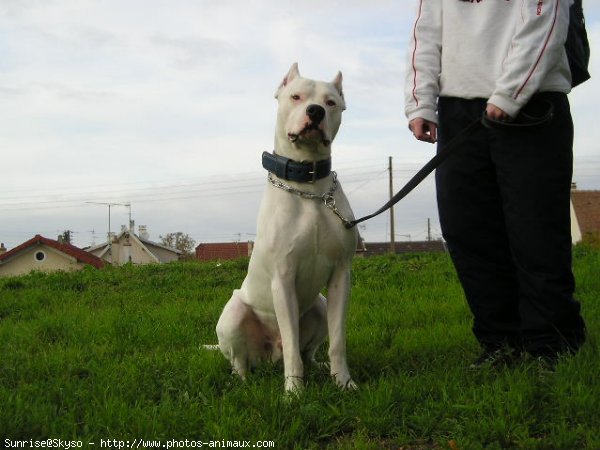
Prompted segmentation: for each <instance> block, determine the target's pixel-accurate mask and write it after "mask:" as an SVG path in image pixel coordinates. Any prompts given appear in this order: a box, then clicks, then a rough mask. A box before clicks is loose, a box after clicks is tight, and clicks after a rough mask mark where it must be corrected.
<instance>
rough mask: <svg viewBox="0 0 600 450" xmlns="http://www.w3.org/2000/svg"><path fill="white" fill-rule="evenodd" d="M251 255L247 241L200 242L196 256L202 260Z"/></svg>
mask: <svg viewBox="0 0 600 450" xmlns="http://www.w3.org/2000/svg"><path fill="white" fill-rule="evenodd" d="M247 256H249V244H248V243H247V242H227V243H214V244H200V245H198V246H197V247H196V258H197V259H200V260H202V261H210V260H213V259H237V258H243V257H247Z"/></svg>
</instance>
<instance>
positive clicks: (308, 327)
mask: <svg viewBox="0 0 600 450" xmlns="http://www.w3.org/2000/svg"><path fill="white" fill-rule="evenodd" d="M326 337H327V301H326V300H325V297H323V296H322V295H321V294H319V296H318V297H317V299H316V301H315V304H314V306H313V307H312V308H310V309H309V310H308V311H307V312H306V313H304V315H303V316H302V317H301V318H300V351H301V354H302V361H303V362H304V364H316V361H315V353H316V351H317V349H318V348H319V346H320V345H321V344H322V343H323V341H324V340H325V338H326Z"/></svg>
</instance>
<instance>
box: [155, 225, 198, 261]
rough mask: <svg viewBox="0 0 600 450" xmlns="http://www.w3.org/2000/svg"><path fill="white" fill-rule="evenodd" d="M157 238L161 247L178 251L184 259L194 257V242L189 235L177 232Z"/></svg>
mask: <svg viewBox="0 0 600 450" xmlns="http://www.w3.org/2000/svg"><path fill="white" fill-rule="evenodd" d="M158 237H159V239H160V242H161V244H162V245H164V246H166V247H171V248H176V249H177V250H180V251H181V252H183V254H184V256H185V257H187V258H189V257H192V256H193V255H194V250H195V248H196V241H194V240H193V239H192V238H191V237H190V235H188V234H185V233H182V232H181V231H178V232H177V233H167V234H166V235H165V236H158Z"/></svg>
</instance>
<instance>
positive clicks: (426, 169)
mask: <svg viewBox="0 0 600 450" xmlns="http://www.w3.org/2000/svg"><path fill="white" fill-rule="evenodd" d="M481 126H482V121H481V119H477V120H474V121H473V122H471V123H470V124H469V125H468V126H467V127H466V128H465V129H464V130H463V131H461V132H460V133H458V134H457V135H456V136H454V138H453V139H452V140H451V141H450V142H448V144H446V146H445V147H444V148H443V149H441V150H440V151H439V152H438V153H437V154H436V155H435V156H434V157H433V158H431V159H430V160H429V162H428V163H427V164H425V165H424V166H423V167H422V168H421V170H419V171H418V172H417V173H416V174H415V176H413V177H412V178H411V179H410V181H409V182H408V183H406V184H405V185H404V187H403V188H402V189H400V190H399V191H398V192H397V193H396V195H394V196H393V197H392V198H391V199H390V201H389V202H387V203H386V204H385V205H383V206H382V207H381V208H379V209H378V210H377V211H375V212H374V213H373V214H369V215H368V216H364V217H361V218H360V219H356V220H351V221H349V222H346V223H345V224H344V225H345V227H346V228H347V229H350V228H353V227H355V226H356V225H358V224H359V223H361V222H364V221H365V220H369V219H372V218H373V217H375V216H378V215H379V214H381V213H382V212H385V211H387V210H388V209H390V208H391V207H392V206H394V205H395V204H396V203H398V202H399V201H400V200H402V199H403V198H404V197H406V196H407V195H408V194H409V193H410V192H411V191H412V190H413V189H414V188H416V187H417V186H418V185H419V184H420V183H421V181H423V180H424V179H425V178H427V176H428V175H429V174H430V173H431V172H433V171H434V170H435V169H436V168H437V167H438V166H439V165H440V164H442V163H443V162H444V161H445V160H446V159H447V158H448V157H449V156H450V155H451V154H452V153H454V151H455V150H456V149H457V148H458V147H459V146H460V145H461V144H462V143H463V142H464V141H465V139H466V138H467V136H468V135H469V134H470V133H472V132H473V131H474V130H476V129H477V128H479V127H481Z"/></svg>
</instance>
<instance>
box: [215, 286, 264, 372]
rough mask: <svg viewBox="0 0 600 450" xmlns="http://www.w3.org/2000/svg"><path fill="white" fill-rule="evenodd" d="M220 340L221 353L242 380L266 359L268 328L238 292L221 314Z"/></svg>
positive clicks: (218, 328) (218, 326)
mask: <svg viewBox="0 0 600 450" xmlns="http://www.w3.org/2000/svg"><path fill="white" fill-rule="evenodd" d="M217 337H218V338H219V348H220V349H221V352H223V355H225V357H226V358H227V359H228V360H229V362H230V363H231V366H232V368H233V371H234V372H235V373H237V374H238V375H239V376H240V377H241V378H242V379H245V378H246V375H247V373H248V370H249V369H250V368H251V367H254V366H255V365H256V364H257V363H258V361H259V360H260V359H261V358H263V357H264V352H265V341H266V336H265V332H264V328H263V327H262V324H261V323H260V321H259V320H258V319H257V317H256V315H255V314H254V312H253V311H252V309H250V308H249V307H248V306H247V305H246V304H245V303H244V302H243V301H242V300H241V298H240V293H239V291H237V290H236V291H234V292H233V296H232V297H231V299H230V300H229V302H227V304H226V305H225V308H224V309H223V312H222V313H221V317H220V318H219V322H218V323H217Z"/></svg>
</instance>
